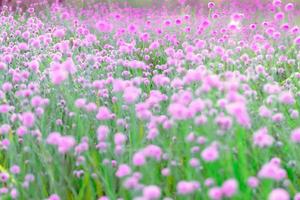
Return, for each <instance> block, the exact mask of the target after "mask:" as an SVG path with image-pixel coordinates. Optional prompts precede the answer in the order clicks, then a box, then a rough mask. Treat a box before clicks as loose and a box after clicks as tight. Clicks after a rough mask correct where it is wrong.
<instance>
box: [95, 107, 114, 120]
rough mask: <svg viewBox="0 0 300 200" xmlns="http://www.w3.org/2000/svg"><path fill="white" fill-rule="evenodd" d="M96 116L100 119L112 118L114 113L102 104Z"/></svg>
mask: <svg viewBox="0 0 300 200" xmlns="http://www.w3.org/2000/svg"><path fill="white" fill-rule="evenodd" d="M96 118H97V119H98V120H101V121H102V120H109V119H111V118H112V113H111V111H110V110H109V109H108V108H107V107H105V106H101V107H100V108H99V109H98V113H97V115H96Z"/></svg>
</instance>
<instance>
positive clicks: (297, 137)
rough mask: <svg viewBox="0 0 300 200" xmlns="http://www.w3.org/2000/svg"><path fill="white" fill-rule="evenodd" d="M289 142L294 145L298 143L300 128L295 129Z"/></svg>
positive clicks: (299, 141)
mask: <svg viewBox="0 0 300 200" xmlns="http://www.w3.org/2000/svg"><path fill="white" fill-rule="evenodd" d="M291 140H292V141H293V142H296V143H300V128H296V129H294V130H293V131H292V134H291Z"/></svg>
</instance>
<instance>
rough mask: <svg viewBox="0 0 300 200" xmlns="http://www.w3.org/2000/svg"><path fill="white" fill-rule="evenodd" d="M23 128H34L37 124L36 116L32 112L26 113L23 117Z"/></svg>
mask: <svg viewBox="0 0 300 200" xmlns="http://www.w3.org/2000/svg"><path fill="white" fill-rule="evenodd" d="M21 121H22V124H23V126H26V127H28V128H30V127H32V126H33V125H34V123H35V116H34V114H33V113H32V112H25V113H23V114H22V116H21Z"/></svg>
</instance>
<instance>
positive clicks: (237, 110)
mask: <svg viewBox="0 0 300 200" xmlns="http://www.w3.org/2000/svg"><path fill="white" fill-rule="evenodd" d="M226 110H227V112H228V113H229V114H231V115H232V116H234V117H235V119H236V120H237V122H238V123H239V124H240V125H242V126H244V127H246V128H249V127H250V126H251V120H250V117H249V115H248V112H247V107H246V104H245V103H242V102H235V103H231V104H228V105H227V106H226Z"/></svg>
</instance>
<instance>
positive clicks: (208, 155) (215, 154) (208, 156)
mask: <svg viewBox="0 0 300 200" xmlns="http://www.w3.org/2000/svg"><path fill="white" fill-rule="evenodd" d="M201 157H202V158H203V160H205V161H207V162H213V161H215V160H217V159H218V158H219V151H218V148H217V146H216V145H210V146H208V147H207V148H205V149H204V150H203V151H202V152H201Z"/></svg>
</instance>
